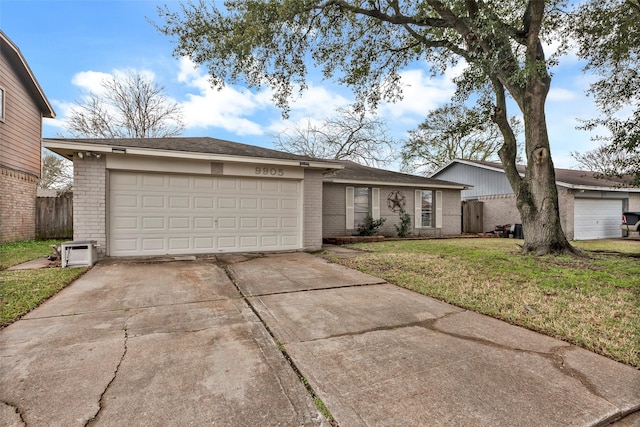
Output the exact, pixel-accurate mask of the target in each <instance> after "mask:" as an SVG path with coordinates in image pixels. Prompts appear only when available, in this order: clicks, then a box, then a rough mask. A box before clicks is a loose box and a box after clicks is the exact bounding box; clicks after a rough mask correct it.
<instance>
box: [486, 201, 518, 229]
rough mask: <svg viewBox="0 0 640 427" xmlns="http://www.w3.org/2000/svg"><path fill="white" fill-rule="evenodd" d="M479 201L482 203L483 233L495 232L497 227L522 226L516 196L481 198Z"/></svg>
mask: <svg viewBox="0 0 640 427" xmlns="http://www.w3.org/2000/svg"><path fill="white" fill-rule="evenodd" d="M478 200H479V201H481V202H482V217H483V225H482V229H483V231H493V230H494V229H495V227H496V225H503V224H522V219H520V212H519V211H518V208H517V207H516V196H515V194H496V195H493V196H481V197H478Z"/></svg>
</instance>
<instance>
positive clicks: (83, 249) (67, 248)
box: [60, 240, 97, 268]
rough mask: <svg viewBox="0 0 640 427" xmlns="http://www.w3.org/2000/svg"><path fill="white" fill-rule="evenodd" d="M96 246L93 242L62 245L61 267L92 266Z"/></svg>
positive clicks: (81, 241) (94, 259)
mask: <svg viewBox="0 0 640 427" xmlns="http://www.w3.org/2000/svg"><path fill="white" fill-rule="evenodd" d="M96 246H97V242H96V241H95V240H78V241H74V242H64V243H62V245H61V248H60V252H62V267H63V268H64V267H77V266H92V265H93V264H95V262H96V258H97V254H96Z"/></svg>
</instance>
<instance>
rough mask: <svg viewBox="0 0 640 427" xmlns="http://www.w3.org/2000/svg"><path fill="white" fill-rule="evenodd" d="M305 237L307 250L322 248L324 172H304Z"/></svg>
mask: <svg viewBox="0 0 640 427" xmlns="http://www.w3.org/2000/svg"><path fill="white" fill-rule="evenodd" d="M303 218H304V219H303V221H304V224H303V227H304V232H303V237H302V244H303V246H304V248H305V249H306V250H318V249H320V248H321V247H322V171H319V170H310V169H306V170H305V171H304V201H303Z"/></svg>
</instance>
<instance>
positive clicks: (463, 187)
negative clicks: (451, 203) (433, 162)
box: [322, 179, 473, 190]
mask: <svg viewBox="0 0 640 427" xmlns="http://www.w3.org/2000/svg"><path fill="white" fill-rule="evenodd" d="M322 182H326V183H328V184H351V185H354V186H358V187H371V186H372V185H377V186H384V187H413V188H417V187H419V188H426V189H436V188H443V189H447V190H466V189H469V188H473V186H469V185H464V184H460V185H449V184H439V183H438V184H423V183H418V182H416V183H403V182H391V181H358V180H353V179H323V180H322Z"/></svg>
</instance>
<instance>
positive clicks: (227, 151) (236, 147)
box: [45, 137, 322, 161]
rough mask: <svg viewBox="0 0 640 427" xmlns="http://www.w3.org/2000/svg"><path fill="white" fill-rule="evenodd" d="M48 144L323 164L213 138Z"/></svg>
mask: <svg viewBox="0 0 640 427" xmlns="http://www.w3.org/2000/svg"><path fill="white" fill-rule="evenodd" d="M45 141H60V142H76V143H82V144H95V145H101V146H109V147H122V148H148V149H156V150H167V151H178V152H180V151H181V152H187V153H204V154H220V155H228V156H244V157H260V158H268V159H280V160H303V161H322V159H315V158H312V157H308V156H300V155H297V154H291V153H286V152H284V151H276V150H271V149H268V148H263V147H257V146H255V145H248V144H242V143H240V142H232V141H225V140H223V139H216V138H210V137H175V138H112V139H103V138H100V139H94V138H86V139H85V138H47V139H46V140H45Z"/></svg>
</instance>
